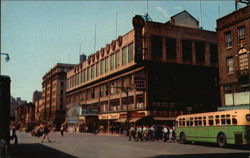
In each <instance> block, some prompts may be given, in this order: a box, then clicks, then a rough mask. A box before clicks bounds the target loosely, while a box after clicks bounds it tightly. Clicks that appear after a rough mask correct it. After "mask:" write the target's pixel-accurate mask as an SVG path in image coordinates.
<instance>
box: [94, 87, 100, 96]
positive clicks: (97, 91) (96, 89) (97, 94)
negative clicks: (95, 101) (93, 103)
mask: <svg viewBox="0 0 250 158" xmlns="http://www.w3.org/2000/svg"><path fill="white" fill-rule="evenodd" d="M94 92H95V95H94V96H95V98H98V97H99V87H98V86H97V87H95V88H94Z"/></svg>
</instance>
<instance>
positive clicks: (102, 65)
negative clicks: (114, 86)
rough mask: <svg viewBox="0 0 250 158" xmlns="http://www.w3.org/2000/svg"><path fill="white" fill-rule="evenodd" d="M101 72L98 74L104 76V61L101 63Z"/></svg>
mask: <svg viewBox="0 0 250 158" xmlns="http://www.w3.org/2000/svg"><path fill="white" fill-rule="evenodd" d="M100 70H101V72H100V74H104V72H105V61H104V59H103V60H102V61H101V69H100Z"/></svg>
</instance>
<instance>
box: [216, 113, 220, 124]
mask: <svg viewBox="0 0 250 158" xmlns="http://www.w3.org/2000/svg"><path fill="white" fill-rule="evenodd" d="M215 124H216V125H218V124H220V116H219V115H216V116H215Z"/></svg>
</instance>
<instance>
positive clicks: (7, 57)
mask: <svg viewBox="0 0 250 158" xmlns="http://www.w3.org/2000/svg"><path fill="white" fill-rule="evenodd" d="M1 55H6V57H5V61H6V62H8V61H9V60H10V56H9V54H8V53H0V75H1Z"/></svg>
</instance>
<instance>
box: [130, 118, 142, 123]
mask: <svg viewBox="0 0 250 158" xmlns="http://www.w3.org/2000/svg"><path fill="white" fill-rule="evenodd" d="M141 118H142V117H139V118H132V119H130V120H129V122H136V121H138V120H140V119H141Z"/></svg>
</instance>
